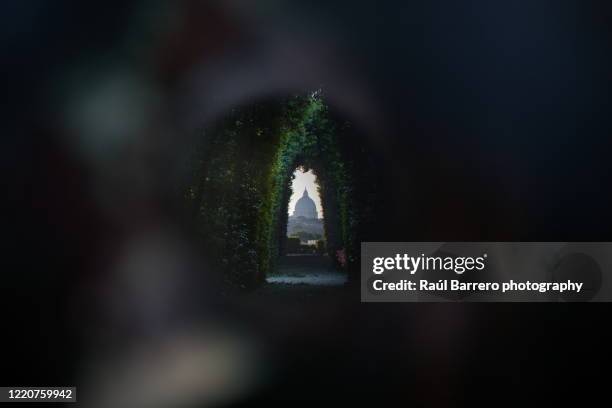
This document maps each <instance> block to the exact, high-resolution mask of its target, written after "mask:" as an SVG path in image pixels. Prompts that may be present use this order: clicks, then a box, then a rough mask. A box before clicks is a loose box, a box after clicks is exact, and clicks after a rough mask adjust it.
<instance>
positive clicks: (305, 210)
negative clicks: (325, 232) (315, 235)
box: [293, 189, 319, 219]
mask: <svg viewBox="0 0 612 408" xmlns="http://www.w3.org/2000/svg"><path fill="white" fill-rule="evenodd" d="M293 216H294V217H305V218H315V219H316V218H319V217H318V214H317V206H316V205H315V202H314V201H312V198H310V197H308V191H307V190H306V189H304V195H302V197H301V198H300V199H299V200H297V203H295V210H294V211H293Z"/></svg>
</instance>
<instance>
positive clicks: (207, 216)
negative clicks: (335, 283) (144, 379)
mask: <svg viewBox="0 0 612 408" xmlns="http://www.w3.org/2000/svg"><path fill="white" fill-rule="evenodd" d="M346 128H347V125H346V124H342V123H341V122H340V121H337V120H334V119H332V118H331V116H330V114H329V109H328V107H327V106H326V104H325V103H324V102H323V99H322V97H321V95H320V93H315V94H312V95H309V96H294V97H291V98H288V99H284V100H280V101H279V100H270V101H262V102H259V103H256V104H252V105H250V106H247V107H243V108H236V109H234V110H232V111H231V112H230V114H229V115H227V116H226V117H225V118H224V119H223V120H221V121H220V122H219V123H217V124H216V126H214V127H212V128H210V129H207V130H206V131H205V132H203V135H202V139H201V143H198V147H197V148H196V149H194V150H195V153H194V158H193V159H192V162H191V166H192V168H193V171H192V172H191V174H192V181H191V184H190V186H189V187H188V189H187V191H186V193H185V198H186V202H187V203H188V205H189V208H190V212H191V214H192V215H193V219H194V222H195V225H196V230H197V233H198V235H199V237H200V238H201V241H202V245H203V247H204V249H205V251H206V252H207V253H208V254H210V255H212V256H213V258H214V259H216V260H217V261H218V264H219V266H221V267H222V269H223V271H224V276H225V278H226V279H227V281H228V282H230V283H232V284H236V285H238V286H240V287H251V286H253V285H256V284H257V283H259V282H261V281H262V280H263V279H264V278H265V275H266V274H267V273H270V272H272V271H273V270H274V269H275V267H276V260H277V258H278V256H279V255H280V254H282V253H283V252H284V251H285V248H284V245H286V241H287V240H286V228H287V218H288V216H287V208H288V204H289V199H290V195H291V181H292V177H293V172H294V170H295V169H296V168H297V167H299V166H303V167H304V168H305V169H312V170H313V172H314V173H315V174H316V175H317V179H318V184H319V193H320V196H321V201H322V205H323V208H324V211H325V219H324V229H325V235H326V243H327V252H328V253H330V254H333V253H336V252H337V251H339V250H344V251H346V254H347V257H348V259H349V261H350V260H351V259H353V260H354V259H355V256H356V254H357V251H358V250H359V248H358V247H357V244H358V238H357V234H358V231H359V229H358V225H359V221H360V220H359V217H358V216H357V214H358V213H359V209H358V208H356V203H357V202H356V201H355V197H354V195H353V192H354V178H352V177H351V175H353V174H356V167H355V163H353V162H351V161H349V160H348V156H349V155H348V154H347V153H346V152H348V151H349V150H348V149H346V148H345V147H344V146H343V145H342V144H341V143H340V142H339V138H340V134H341V133H342V131H343V130H345V129H346ZM343 150H346V152H345V151H343ZM357 206H359V204H358V203H357ZM349 264H350V262H349ZM338 265H339V264H338Z"/></svg>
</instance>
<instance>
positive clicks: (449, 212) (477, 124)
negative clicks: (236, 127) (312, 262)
mask: <svg viewBox="0 0 612 408" xmlns="http://www.w3.org/2000/svg"><path fill="white" fill-rule="evenodd" d="M0 16H1V17H0V18H2V24H0V29H1V30H2V34H3V35H2V42H3V45H4V47H3V49H4V52H3V56H4V58H3V64H2V69H3V74H4V75H3V77H4V79H5V81H6V84H5V86H4V90H3V96H4V98H5V99H6V102H5V104H4V106H3V107H4V112H5V115H6V117H7V120H5V121H3V126H4V129H3V137H4V140H5V147H4V148H3V149H2V165H3V169H4V171H3V175H4V178H6V181H3V183H2V186H3V189H4V191H5V202H7V203H8V206H7V210H5V215H6V218H7V221H8V222H7V223H6V224H5V225H6V227H5V229H4V235H5V238H6V241H7V243H6V244H5V246H4V253H5V258H6V260H7V265H6V266H5V268H3V271H4V274H3V280H2V282H3V283H2V288H3V289H4V290H3V292H4V293H3V295H2V297H1V298H2V302H3V304H2V310H3V313H2V317H3V319H2V322H3V326H4V330H3V332H2V333H3V335H2V338H3V351H2V354H1V359H2V360H1V361H2V371H1V372H2V385H6V386H12V385H24V386H25V385H29V386H35V385H41V386H42V385H47V386H55V385H57V386H62V385H70V386H73V385H74V386H77V387H78V388H79V399H80V401H81V405H82V406H94V407H95V406H99V407H123V406H125V407H178V406H211V405H212V406H218V405H221V406H228V405H243V406H250V405H255V404H260V403H261V404H264V403H265V404H268V403H273V402H275V401H276V402H278V401H287V400H291V401H293V402H292V405H317V406H318V405H346V404H348V403H349V402H353V401H354V402H357V403H364V402H366V401H370V400H371V401H376V402H377V403H378V404H382V403H383V401H390V400H394V401H397V402H398V403H400V404H402V405H404V404H408V403H410V402H413V403H414V402H416V403H421V404H428V405H434V406H452V405H461V404H470V403H474V402H477V401H483V400H484V401H488V402H497V401H504V402H505V401H513V402H526V401H528V402H532V401H534V402H535V401H537V402H542V403H552V402H555V401H556V400H563V401H567V400H569V399H570V397H576V398H578V399H579V400H580V401H581V402H580V404H581V405H585V404H586V401H585V400H586V399H590V398H592V397H596V396H599V397H600V398H602V400H601V402H603V403H604V404H605V402H606V401H607V400H608V399H609V397H608V396H607V395H606V391H607V386H606V384H605V382H606V381H607V377H606V376H605V375H602V374H601V373H602V372H603V373H605V372H606V370H607V368H608V367H609V366H610V363H611V361H610V357H611V356H610V352H609V350H610V344H611V340H612V339H611V338H610V335H609V334H608V333H609V330H608V329H607V326H608V325H607V319H608V316H609V313H610V308H609V306H608V305H607V304H591V305H587V304H577V305H571V304H488V305H486V306H485V305H483V304H361V303H360V302H359V296H358V292H357V290H356V288H354V287H351V286H348V287H341V288H337V287H316V288H313V287H304V286H290V287H283V286H280V287H269V286H264V287H261V288H259V289H256V290H255V291H251V292H248V293H234V292H231V293H230V292H227V291H225V289H224V288H223V286H221V285H220V283H219V282H220V277H219V276H218V275H219V274H218V273H217V271H216V270H214V267H212V266H211V262H209V260H208V259H206V257H204V256H202V250H201V248H199V247H198V245H197V242H193V241H192V240H191V239H190V236H189V235H187V234H184V230H183V222H184V219H183V218H181V217H182V215H181V214H180V205H178V204H177V201H179V199H180V194H179V189H177V186H179V185H180V183H181V180H182V177H183V175H184V169H183V168H182V167H181V166H182V163H183V162H184V158H185V157H186V156H188V154H189V151H190V149H191V148H192V142H193V140H192V139H191V138H192V137H193V134H194V131H195V130H197V129H199V128H201V127H202V126H204V125H205V124H206V123H208V122H210V121H213V120H215V119H216V118H218V117H220V116H222V115H224V114H225V113H227V112H228V111H229V110H231V109H232V108H233V107H235V106H238V105H241V104H245V103H249V102H251V101H257V100H259V99H260V98H265V97H268V96H279V97H282V96H286V95H290V94H292V93H303V92H313V91H314V90H317V89H323V90H324V93H325V95H326V98H327V100H328V101H329V103H330V104H332V105H333V106H334V107H335V108H336V109H338V110H340V111H342V112H343V114H344V115H345V116H346V117H347V118H349V119H351V120H352V121H353V122H354V123H355V124H356V125H357V126H359V127H361V128H362V129H364V130H365V133H367V134H368V135H371V146H372V149H374V150H376V154H377V155H378V157H380V158H381V159H380V160H379V168H378V169H377V171H378V172H379V173H380V174H382V175H383V176H384V177H383V180H382V182H381V185H380V186H378V189H379V196H380V198H381V199H382V200H383V201H384V203H385V206H384V211H381V212H380V214H377V224H378V226H379V230H378V231H377V233H378V236H377V238H378V239H380V240H386V241H394V240H397V241H421V240H422V241H426V240H430V241H452V240H476V241H484V240H498V241H503V240H509V241H512V240H516V241H520V240H523V241H538V240H543V241H544V240H545V241H580V240H588V241H596V240H602V241H610V240H611V238H612V237H611V235H610V231H611V229H610V227H611V224H612V223H611V222H610V208H612V206H611V202H610V197H609V189H610V185H612V183H611V181H612V180H610V179H611V178H612V177H611V176H612V171H610V170H612V169H611V168H610V160H609V152H610V142H609V140H610V133H611V131H612V121H611V118H612V116H610V114H609V112H611V111H612V109H611V108H612V103H611V100H610V91H611V85H612V81H611V78H610V74H611V73H612V57H611V55H612V53H611V52H610V51H611V50H610V48H611V45H612V33H611V32H610V29H609V27H610V26H612V24H611V23H612V9H611V8H610V6H609V5H608V4H607V3H606V2H599V1H580V2H578V1H576V2H562V3H561V4H560V3H559V2H556V1H535V2H534V1H529V2H527V1H525V2H522V1H519V2H492V1H471V2H454V1H433V2H425V1H422V2H409V1H404V2H382V3H381V2H376V3H374V2H348V1H333V2H330V1H327V2H322V1H321V2H318V1H309V2H300V1H296V2H291V3H289V2H283V1H262V2H249V1H218V2H217V1H210V2H206V1H181V2H171V3H170V2H161V1H151V2H144V1H135V2H87V3H80V2H78V3H77V2H67V1H56V2H44V1H28V2H16V1H15V2H6V3H4V4H3V5H2V12H1V13H0ZM283 404H284V403H283ZM383 405H388V404H386V403H385V404H383Z"/></svg>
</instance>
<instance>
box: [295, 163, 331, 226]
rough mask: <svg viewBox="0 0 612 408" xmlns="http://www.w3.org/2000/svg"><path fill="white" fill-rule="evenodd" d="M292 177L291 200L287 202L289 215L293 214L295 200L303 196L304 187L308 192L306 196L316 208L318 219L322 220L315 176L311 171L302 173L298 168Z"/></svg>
mask: <svg viewBox="0 0 612 408" xmlns="http://www.w3.org/2000/svg"><path fill="white" fill-rule="evenodd" d="M293 175H294V176H295V178H294V179H293V183H292V184H291V189H292V190H293V193H292V194H291V200H289V215H291V214H293V209H294V208H295V203H296V202H297V200H299V199H300V198H302V194H304V187H306V190H308V195H309V196H310V198H312V199H313V200H314V202H315V205H316V206H317V212H318V213H319V218H323V210H322V207H321V198H320V197H319V192H318V191H317V184H316V182H315V180H316V177H315V175H314V174H313V173H312V171H311V170H309V171H307V172H306V173H304V171H302V169H299V168H298V169H297V170H296V171H295V172H294V173H293Z"/></svg>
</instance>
